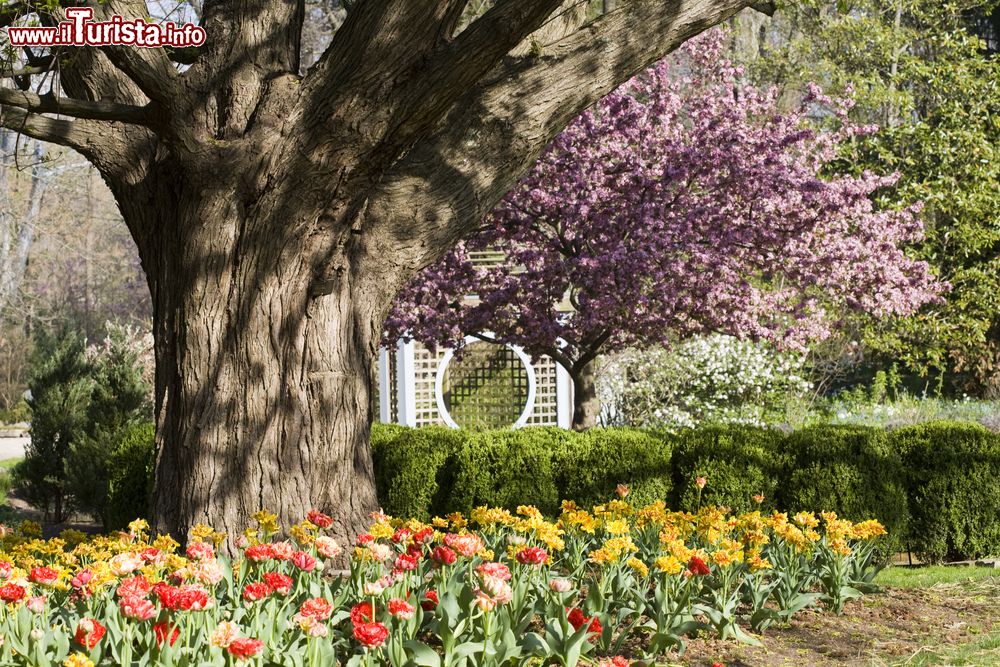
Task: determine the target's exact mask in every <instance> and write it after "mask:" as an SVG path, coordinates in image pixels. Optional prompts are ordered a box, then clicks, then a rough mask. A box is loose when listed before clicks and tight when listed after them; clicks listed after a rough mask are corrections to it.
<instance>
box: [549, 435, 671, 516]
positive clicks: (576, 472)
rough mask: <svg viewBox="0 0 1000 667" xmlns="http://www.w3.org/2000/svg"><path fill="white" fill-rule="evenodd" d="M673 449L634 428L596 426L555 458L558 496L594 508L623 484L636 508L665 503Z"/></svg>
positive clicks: (654, 437)
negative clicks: (657, 502)
mask: <svg viewBox="0 0 1000 667" xmlns="http://www.w3.org/2000/svg"><path fill="white" fill-rule="evenodd" d="M672 449H673V443H672V441H670V440H668V439H666V438H661V437H656V436H654V435H652V434H651V433H650V432H648V431H641V430H639V429H631V428H595V429H591V430H589V431H586V432H585V433H581V434H578V435H576V437H572V438H570V439H568V440H567V441H566V443H565V444H564V445H563V447H562V448H561V449H560V450H559V452H558V453H557V455H556V480H557V486H558V489H559V494H560V498H561V499H562V500H574V501H576V502H577V503H579V504H580V505H582V506H588V505H596V504H598V503H603V502H605V501H607V500H608V499H609V498H612V497H614V495H615V488H616V487H617V485H618V484H625V485H626V486H628V487H629V488H630V490H631V493H630V495H629V497H628V499H629V501H630V502H632V503H633V504H635V505H646V504H649V503H651V502H653V501H655V500H662V501H664V502H667V503H669V502H670V491H671V489H672V488H673V469H672V468H671V460H670V457H671V453H672Z"/></svg>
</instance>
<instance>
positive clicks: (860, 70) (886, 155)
mask: <svg viewBox="0 0 1000 667" xmlns="http://www.w3.org/2000/svg"><path fill="white" fill-rule="evenodd" d="M844 4H849V7H844V8H839V7H838V6H837V3H834V2H832V0H802V1H801V2H795V3H785V6H784V7H783V8H782V12H781V14H780V16H781V21H782V22H783V26H782V28H781V32H785V33H788V34H792V35H794V37H793V38H792V39H791V40H781V41H780V42H776V43H777V46H773V45H772V46H771V47H770V48H769V49H767V52H766V54H765V56H764V57H763V58H762V59H761V60H759V61H758V62H756V63H754V66H753V68H752V69H753V71H754V72H755V74H756V75H757V77H758V78H759V79H760V80H763V81H773V82H779V83H781V85H782V86H784V87H785V88H786V91H787V93H788V94H789V96H790V97H793V98H794V97H795V96H797V95H798V94H800V91H801V88H802V87H803V86H804V84H805V83H806V82H808V81H822V82H824V85H825V86H827V87H828V88H830V89H832V90H834V91H838V90H840V91H843V90H848V89H853V90H854V91H856V93H857V94H856V96H855V97H856V99H857V102H858V104H857V106H856V107H855V109H854V111H853V115H854V116H855V117H856V118H858V119H859V120H861V121H863V122H873V123H877V124H878V125H880V126H881V129H880V131H879V132H878V133H876V134H874V135H872V136H870V137H868V138H865V139H863V140H862V141H860V142H859V144H858V145H857V146H856V149H857V150H856V151H854V152H852V153H851V154H849V155H845V156H844V160H843V164H842V165H841V166H843V167H844V168H847V169H853V170H855V171H856V172H860V171H863V170H866V169H875V170H878V171H880V172H882V173H884V172H885V171H886V170H895V171H897V172H898V174H899V180H898V182H897V183H896V184H895V186H894V187H892V188H889V189H887V190H886V191H884V192H883V193H882V194H881V195H880V198H879V204H880V205H881V206H883V207H886V208H898V207H902V206H906V205H908V204H910V203H912V202H917V201H920V202H923V203H924V211H923V214H922V218H923V219H924V221H925V226H926V237H925V239H924V240H923V241H922V242H921V243H919V244H917V245H916V246H915V247H914V248H913V249H912V252H911V254H912V255H913V256H914V257H915V258H919V259H924V260H926V261H928V262H930V263H931V264H932V265H933V266H934V267H935V269H936V272H937V274H938V275H939V276H940V277H941V278H942V279H944V280H946V281H948V282H949V283H950V284H951V286H952V289H951V292H950V293H949V294H947V295H946V297H945V300H944V301H943V302H942V303H939V304H936V305H932V306H929V307H926V308H924V309H922V310H921V311H920V312H918V313H916V314H914V315H911V316H907V317H898V318H889V319H887V320H882V321H878V320H874V319H872V320H867V321H865V322H864V323H863V333H864V337H865V340H866V342H867V344H868V345H869V346H870V348H871V349H873V350H874V351H876V352H878V353H879V354H880V355H882V356H883V358H888V359H898V360H900V361H902V362H903V363H904V364H905V365H906V367H907V368H908V369H909V370H911V371H914V372H916V373H917V374H919V375H921V376H928V375H929V376H936V377H937V378H938V379H939V380H941V381H942V382H941V386H942V388H944V389H955V390H958V391H967V392H969V393H972V394H976V395H984V396H997V395H1000V374H998V373H997V372H996V369H997V367H998V364H1000V317H998V313H1000V289H998V288H1000V209H998V207H997V188H998V183H1000V154H998V151H1000V148H998V147H1000V113H998V108H997V99H998V95H1000V88H998V86H1000V84H998V82H1000V59H998V58H996V57H991V56H989V55H988V54H987V53H986V52H985V49H984V44H983V42H982V41H981V40H980V39H979V38H977V37H976V36H974V35H973V34H971V33H970V31H969V26H970V21H969V18H970V15H973V14H976V13H979V14H982V13H985V12H989V11H990V10H991V9H992V8H993V7H994V6H995V5H996V4H997V3H996V1H995V0H960V1H958V2H948V3H941V2H938V1H937V0H899V2H895V3H892V5H891V6H890V5H887V4H886V3H884V2H880V1H879V0H852V2H850V3H844ZM897 10H898V11H897Z"/></svg>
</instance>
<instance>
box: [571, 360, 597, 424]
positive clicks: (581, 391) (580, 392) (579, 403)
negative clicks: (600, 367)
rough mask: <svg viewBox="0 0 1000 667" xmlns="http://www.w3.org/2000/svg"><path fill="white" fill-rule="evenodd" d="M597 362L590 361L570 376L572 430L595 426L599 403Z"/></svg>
mask: <svg viewBox="0 0 1000 667" xmlns="http://www.w3.org/2000/svg"><path fill="white" fill-rule="evenodd" d="M596 366H597V362H596V361H591V362H589V363H587V364H585V365H583V366H581V367H580V368H579V369H578V370H576V371H575V372H573V373H572V374H571V377H572V378H573V430H575V431H586V430H587V429H588V428H593V427H595V426H597V418H598V417H599V416H600V413H601V401H600V400H599V399H598V397H597V384H596V381H597V372H596V371H597V369H596Z"/></svg>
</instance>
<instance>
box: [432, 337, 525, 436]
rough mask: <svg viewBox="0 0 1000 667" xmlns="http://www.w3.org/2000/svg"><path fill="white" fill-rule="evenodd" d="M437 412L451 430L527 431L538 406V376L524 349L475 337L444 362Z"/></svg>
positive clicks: (439, 375) (441, 371) (438, 385)
mask: <svg viewBox="0 0 1000 667" xmlns="http://www.w3.org/2000/svg"><path fill="white" fill-rule="evenodd" d="M436 394H437V396H436V398H437V404H438V411H439V412H440V413H441V417H442V418H443V419H444V421H445V423H446V424H448V425H449V426H451V427H452V428H467V429H474V430H484V429H491V428H508V427H511V426H513V427H518V426H523V425H524V424H525V423H526V422H527V420H528V417H529V416H530V415H531V410H532V407H533V405H534V402H535V373H534V369H533V368H532V366H531V360H530V358H528V356H527V355H526V354H524V352H523V351H521V350H520V349H517V348H514V347H511V346H508V345H500V344H497V343H490V342H486V341H482V340H479V339H477V338H473V339H472V340H467V342H466V345H465V347H464V348H463V349H462V351H461V352H460V353H458V354H457V355H456V354H455V353H454V352H452V351H449V352H448V353H446V354H445V356H444V358H443V359H442V360H441V364H440V366H439V367H438V372H437V381H436Z"/></svg>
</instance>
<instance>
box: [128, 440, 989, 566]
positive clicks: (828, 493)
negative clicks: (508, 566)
mask: <svg viewBox="0 0 1000 667" xmlns="http://www.w3.org/2000/svg"><path fill="white" fill-rule="evenodd" d="M371 442H372V455H373V458H374V463H375V483H376V485H377V487H378V494H379V499H380V501H381V503H382V507H383V508H384V509H385V511H386V512H388V513H390V514H392V515H395V516H405V517H415V518H419V519H425V520H426V519H428V518H430V517H432V516H443V515H445V514H447V513H449V512H453V511H461V512H468V511H469V510H471V509H472V508H473V507H476V506H477V505H484V504H488V505H497V506H502V507H507V508H508V509H511V510H514V509H516V508H517V506H518V505H535V506H537V507H538V508H539V509H540V510H542V511H543V512H545V513H547V514H550V515H552V514H557V513H558V511H559V503H560V501H561V500H563V499H570V500H575V501H577V502H578V503H581V504H583V505H590V504H596V503H599V502H602V501H604V500H606V499H608V498H611V497H612V496H613V494H614V491H615V486H616V485H617V484H620V483H621V484H627V485H628V486H629V487H630V488H631V489H632V495H631V496H630V500H632V501H633V502H635V503H636V504H646V503H649V502H652V501H653V500H658V499H662V500H664V501H665V502H666V503H667V505H668V506H669V507H673V508H679V509H686V510H694V509H696V508H697V506H698V504H699V502H700V503H701V504H721V505H727V506H728V507H730V508H731V509H732V510H733V511H736V512H740V511H746V510H749V509H753V508H755V507H757V504H756V503H755V502H754V500H753V496H754V495H756V494H759V493H762V494H763V495H764V502H763V503H762V505H761V508H762V509H763V510H765V511H767V510H771V509H781V510H789V511H796V510H799V509H809V510H832V511H835V512H837V513H838V514H839V515H841V516H843V517H846V518H849V519H853V520H860V519H867V518H871V517H875V518H877V519H879V520H880V521H882V523H884V524H885V525H886V527H887V528H888V529H889V531H890V535H892V537H893V538H894V542H893V543H892V545H891V546H899V547H902V548H906V547H908V548H910V549H912V551H914V552H915V553H916V554H917V555H918V556H920V557H921V558H923V559H924V560H928V561H939V560H942V559H946V558H947V559H968V558H979V557H983V556H1000V434H996V433H992V432H990V431H988V430H987V429H985V428H982V427H981V426H978V425H976V424H969V423H959V422H933V423H928V424H923V425H920V426H912V427H907V428H901V429H898V430H888V431H887V430H885V429H881V428H877V427H866V426H819V427H812V428H806V429H802V430H799V431H795V432H791V433H785V432H782V431H780V430H774V429H765V428H754V427H748V426H739V425H729V426H712V427H703V428H698V429H692V430H688V431H685V432H681V433H679V434H667V433H657V432H652V431H642V430H637V429H625V428H614V429H592V430H590V431H588V432H586V433H575V432H573V431H566V430H563V429H557V428H551V427H532V428H524V429H519V430H516V431H515V430H498V431H484V432H471V431H461V430H453V429H448V428H443V427H427V428H420V429H413V428H406V427H402V426H397V425H386V424H375V425H374V426H373V427H372V437H371ZM153 458H154V446H153V426H152V425H151V424H146V425H142V426H140V427H137V428H136V429H135V430H134V432H132V433H130V434H129V437H127V438H124V439H123V440H122V442H121V443H119V444H118V446H117V447H116V451H115V453H114V455H113V456H112V457H111V461H110V463H111V465H110V468H111V470H110V472H111V484H110V490H109V514H111V515H113V517H114V518H113V522H114V523H115V525H124V523H127V521H128V520H130V519H131V518H133V517H134V515H135V514H136V513H137V511H136V510H137V509H138V508H140V507H143V506H147V505H148V498H149V491H150V488H151V476H152V470H153ZM699 476H704V477H705V478H707V480H708V483H707V485H706V486H705V488H704V489H703V490H702V492H701V494H700V496H699V493H698V489H697V486H696V485H695V479H696V478H697V477H699Z"/></svg>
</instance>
